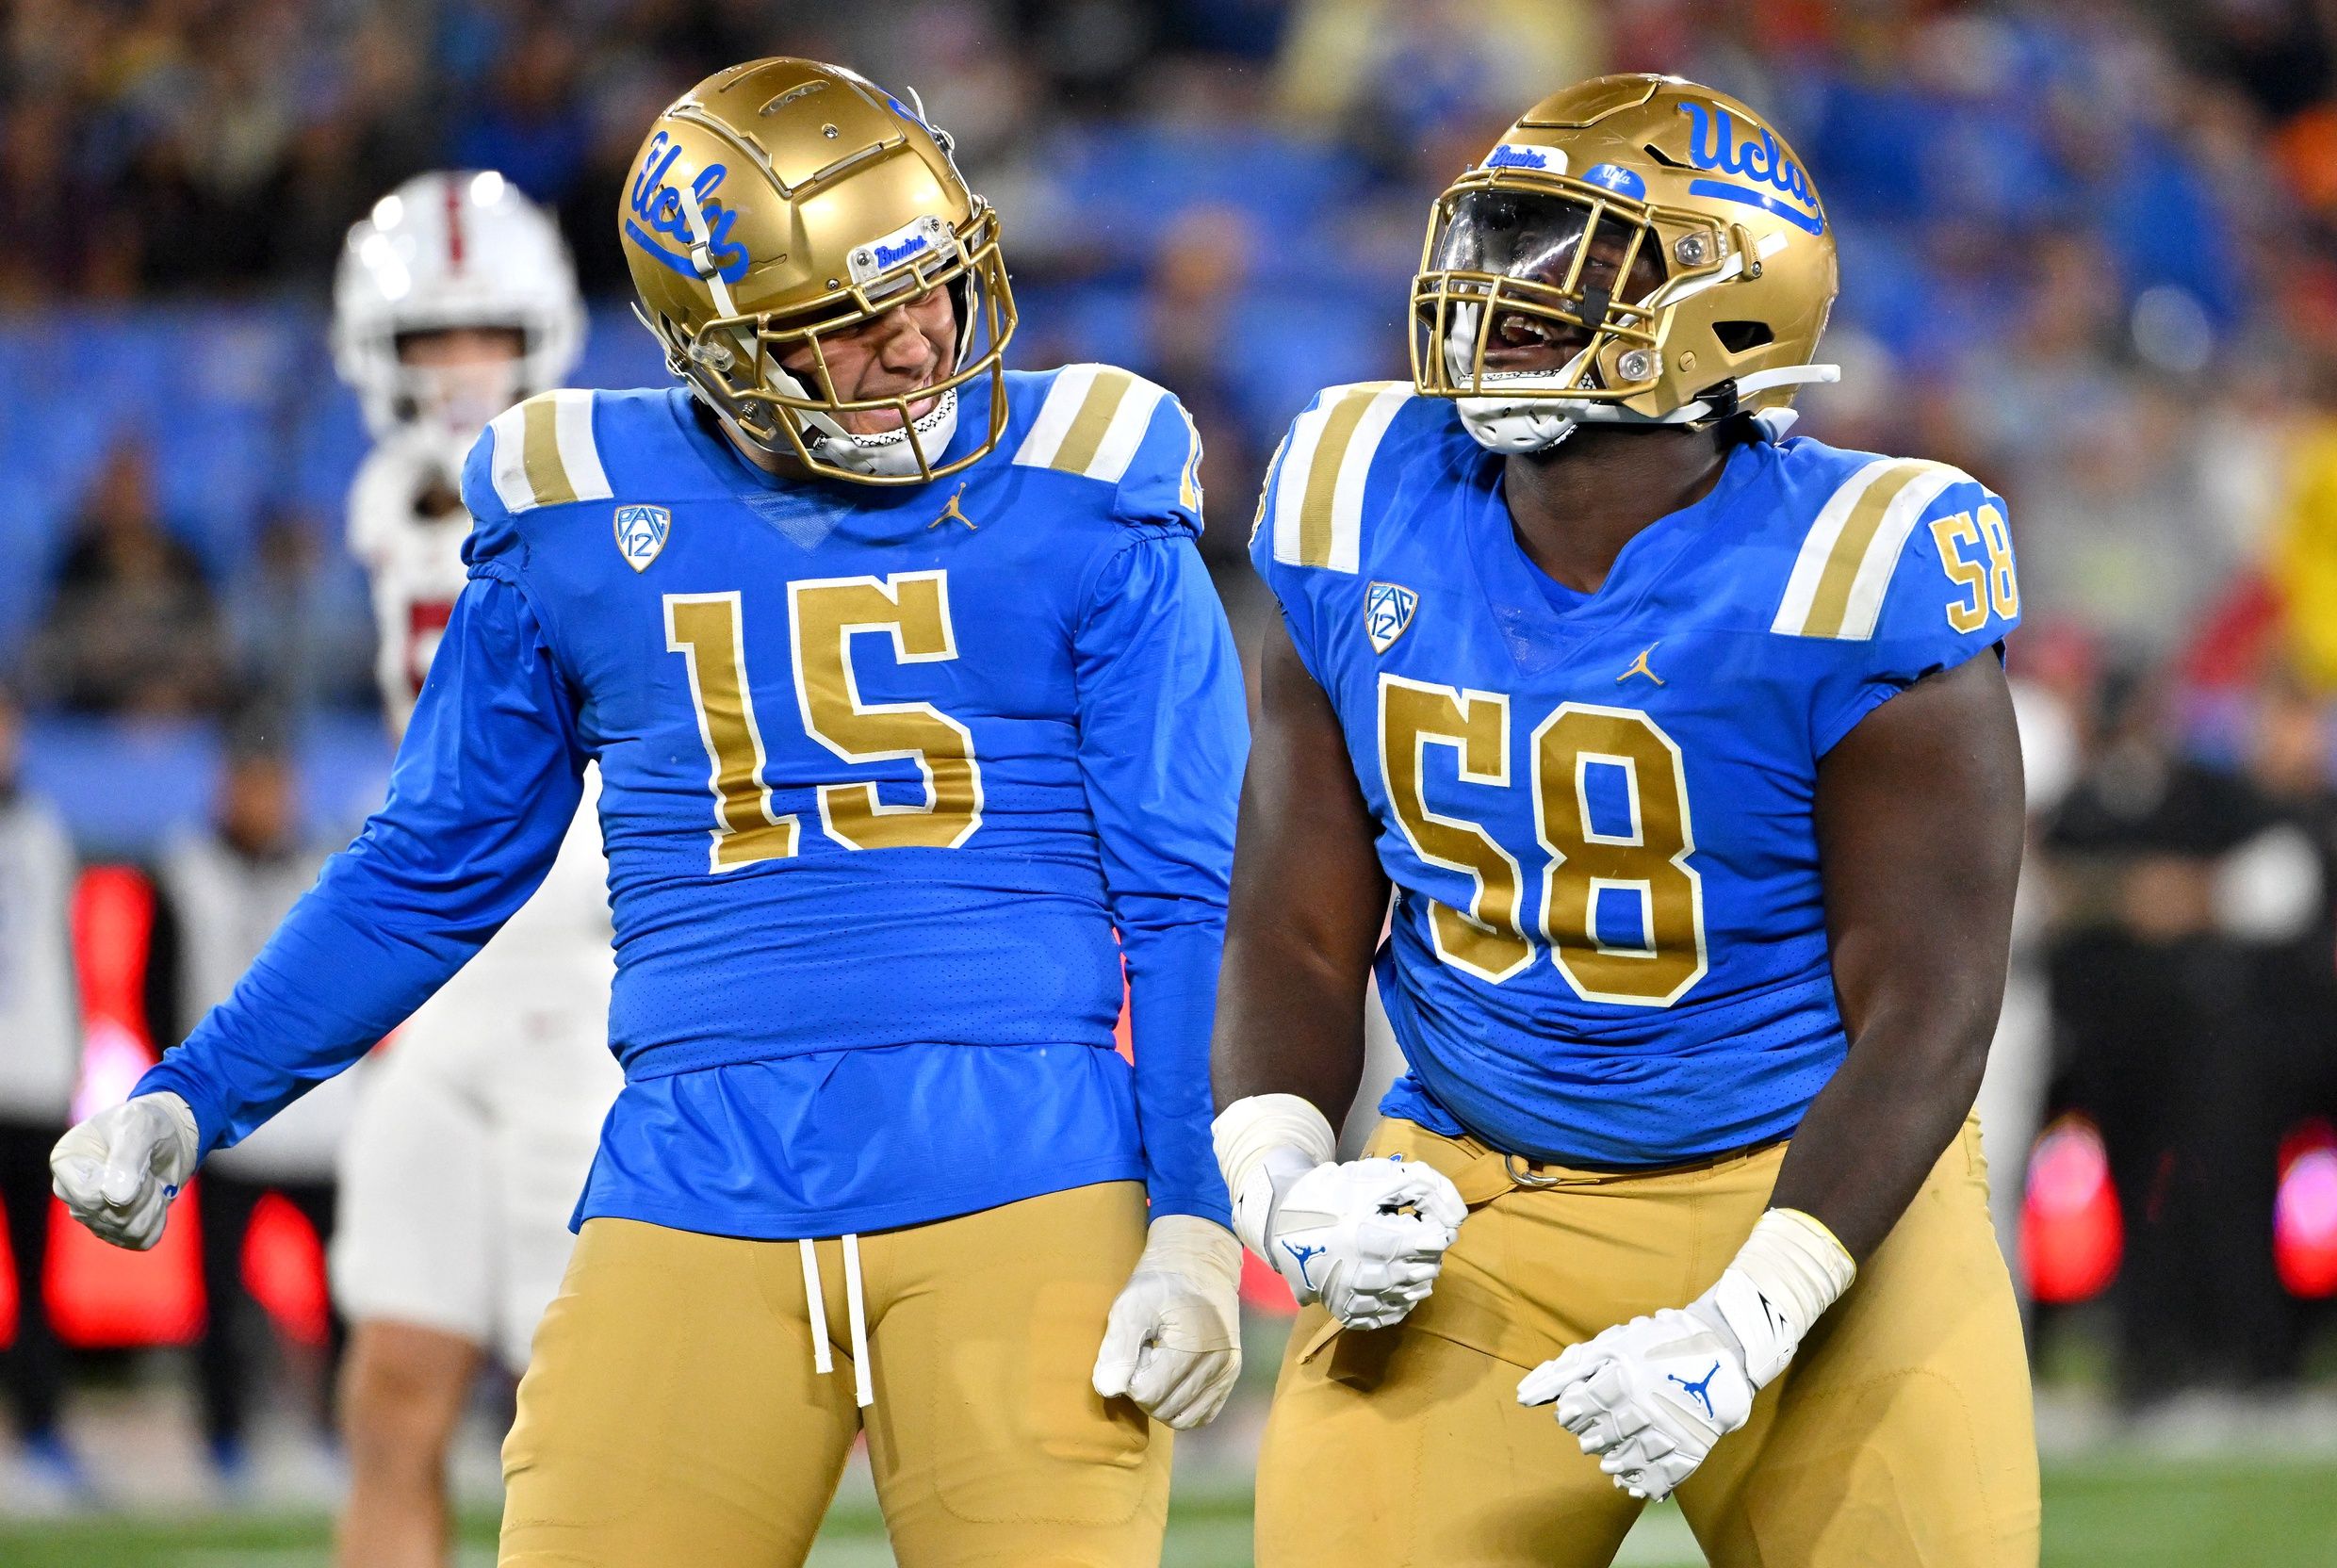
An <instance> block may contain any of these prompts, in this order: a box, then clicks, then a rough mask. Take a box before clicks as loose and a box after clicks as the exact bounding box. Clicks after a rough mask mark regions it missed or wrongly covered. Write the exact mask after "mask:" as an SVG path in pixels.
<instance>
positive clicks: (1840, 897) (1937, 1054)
mask: <svg viewBox="0 0 2337 1568" xmlns="http://www.w3.org/2000/svg"><path fill="white" fill-rule="evenodd" d="M1817 817H1818V856H1819V865H1820V868H1821V872H1822V877H1823V880H1824V886H1825V904H1826V937H1827V941H1828V944H1829V945H1830V946H1831V948H1832V950H1833V955H1834V990H1835V995H1836V996H1837V998H1838V999H1839V1002H1840V1004H1841V1009H1842V1022H1843V1025H1844V1027H1845V1028H1846V1029H1847V1030H1848V1031H1849V1034H1850V1042H1851V1043H1850V1054H1849V1056H1848V1057H1847V1058H1846V1059H1845V1060H1844V1061H1843V1063H1842V1066H1841V1069H1840V1070H1839V1071H1838V1072H1836V1073H1835V1075H1834V1078H1833V1080H1832V1081H1831V1082H1830V1083H1828V1084H1827V1085H1826V1086H1825V1088H1824V1089H1823V1090H1822V1092H1821V1093H1820V1094H1819V1096H1818V1098H1817V1100H1816V1101H1815V1102H1814V1103H1812V1104H1811V1105H1810V1107H1809V1114H1808V1115H1807V1116H1806V1117H1804V1118H1803V1119H1802V1124H1801V1127H1800V1129H1799V1130H1798V1131H1796V1132H1795V1134H1794V1135H1793V1142H1792V1146H1791V1147H1790V1148H1789V1149H1788V1150H1787V1151H1786V1157H1785V1164H1784V1166H1783V1168H1781V1169H1780V1170H1779V1171H1778V1173H1777V1185H1776V1189H1775V1191H1774V1192H1773V1193H1772V1194H1771V1197H1770V1201H1771V1203H1772V1204H1773V1205H1774V1206H1776V1207H1778V1208H1789V1209H1799V1210H1801V1211H1802V1212H1803V1213H1805V1214H1808V1215H1812V1216H1815V1217H1817V1218H1818V1219H1820V1220H1821V1221H1822V1222H1823V1223H1824V1225H1825V1226H1826V1228H1827V1229H1828V1230H1830V1231H1832V1232H1833V1233H1834V1234H1835V1236H1836V1237H1837V1238H1838V1239H1839V1241H1840V1242H1841V1244H1842V1245H1843V1246H1844V1247H1845V1248H1847V1249H1849V1251H1850V1255H1851V1256H1852V1257H1854V1258H1855V1259H1857V1260H1858V1261H1859V1262H1861V1263H1864V1262H1865V1261H1866V1259H1867V1257H1868V1256H1869V1255H1870V1254H1871V1252H1873V1250H1874V1249H1875V1248H1876V1247H1877V1246H1878V1245H1880V1244H1881V1242H1882V1239H1883V1237H1884V1236H1885V1235H1886V1234H1888V1233H1889V1231H1890V1228H1891V1226H1893V1225H1894V1224H1896V1223H1898V1219H1899V1217H1900V1215H1902V1214H1904V1212H1906V1207H1907V1205H1908V1204H1909V1203H1910V1202H1913V1201H1914V1200H1915V1193H1916V1189H1917V1188H1919V1187H1920V1186H1921V1185H1922V1184H1923V1178H1924V1177H1925V1176H1927V1175H1928V1174H1930V1171H1931V1168H1932V1166H1933V1164H1934V1162H1936V1161H1937V1159H1938V1158H1939V1155H1940V1152H1941V1151H1943V1150H1945V1149H1946V1148H1947V1147H1948V1144H1949V1142H1950V1141H1951V1140H1952V1139H1953V1137H1954V1136H1955V1134H1956V1130H1957V1129H1958V1128H1960V1127H1961V1126H1962V1125H1963V1124H1964V1119H1965V1117H1966V1116H1968V1115H1969V1113H1970V1111H1971V1106H1972V1100H1973V1098H1974V1097H1975V1096H1976V1095H1977V1094H1978V1093H1979V1092H1980V1075H1981V1072H1982V1070H1984V1069H1985V1068H1986V1066H1987V1061H1988V1041H1989V1040H1990V1038H1991V1037H1993V1036H1994V1035H1995V1033H1996V1017H1997V1011H1998V1009H1999V1008H2000V1007H2001V1006H2002V1003H2003V999H2004V974H2005V968H2006V964H2007V962H2008V957H2009V954H2010V951H2011V945H2012V919H2013V883H2014V880H2015V878H2016V877H2017V876H2018V874H2019V870H2020V846H2021V827H2022V822H2023V807H2022V800H2021V782H2020V737H2019V733H2018V730H2017V729H2016V728H2015V727H2014V723H2013V705H2012V693H2011V690H2010V688H2008V687H2007V686H2006V685H2005V682H2004V671H2003V668H2002V666H2001V665H2000V664H1999V663H1998V662H1997V661H1996V660H1995V659H1993V658H1990V657H1988V656H1987V655H1985V654H1983V655H1981V656H1980V657H1978V658H1975V659H1971V660H1968V661H1966V662H1964V663H1962V664H1959V665H1957V666H1956V667H1955V668H1954V669H1953V670H1950V671H1947V672H1946V673H1944V674H1941V675H1935V676H1932V677H1929V678H1925V679H1923V680H1920V681H1918V682H1917V683H1916V684H1915V685H1914V686H1912V687H1910V688H1909V689H1907V690H1906V691H1904V692H1902V693H1900V694H1898V695H1897V696H1895V697H1893V698H1891V699H1890V700H1889V701H1888V702H1886V703H1885V704H1883V705H1882V707H1880V708H1878V709H1876V710H1875V711H1873V712H1871V713H1870V714H1868V715H1867V716H1866V718H1865V719H1864V720H1862V721H1861V722H1860V723H1859V725H1858V727H1856V728H1855V729H1853V730H1852V731H1851V732H1850V734H1849V735H1847V736H1846V737H1844V738H1843V740H1842V742H1841V743H1840V744H1839V745H1837V746H1836V747H1835V748H1834V749H1833V750H1832V751H1830V752H1828V753H1826V755H1825V757H1824V758H1823V759H1822V760H1821V761H1820V762H1819V764H1818V805H1817Z"/></svg>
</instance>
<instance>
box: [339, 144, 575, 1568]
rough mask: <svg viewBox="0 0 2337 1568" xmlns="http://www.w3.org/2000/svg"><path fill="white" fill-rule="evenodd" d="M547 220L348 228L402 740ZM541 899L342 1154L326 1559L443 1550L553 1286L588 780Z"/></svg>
mask: <svg viewBox="0 0 2337 1568" xmlns="http://www.w3.org/2000/svg"><path fill="white" fill-rule="evenodd" d="M583 322H584V313H583V307H582V305H581V303H580V301H579V299H578V297H577V287H576V274H575V269H574V268H573V267H572V266H571V265H570V263H569V259H568V252H567V246H566V245H565V243H564V241H563V240H562V239H561V237H560V231H559V229H558V227H557V226H556V225H555V224H554V223H553V222H552V221H551V220H550V218H548V217H547V216H546V215H545V214H544V213H543V212H541V211H539V210H538V209H537V208H536V206H535V205H534V204H532V203H531V202H530V201H529V200H528V199H527V198H526V197H525V196H523V195H521V194H520V192H519V191H518V190H517V188H515V187H514V186H512V185H511V184H510V183H509V182H508V181H506V180H505V179H504V178H503V177H502V175H500V174H498V173H496V172H493V171H491V170H487V171H460V172H443V173H433V174H424V175H420V176H418V177H417V178H415V179H412V180H409V181H407V182H406V183H405V184H404V185H402V186H400V187H399V188H397V189H396V190H394V191H392V192H390V193H389V194H388V195H387V196H384V198H383V199H382V200H381V201H379V202H377V203H375V204H374V206H373V210H372V212H371V214H370V215H369V216H368V217H367V218H366V219H365V220H364V221H361V222H359V223H358V224H357V225H356V226H355V227H354V228H353V229H351V231H350V235H349V241H348V243H347V245H346V246H344V247H343V249H342V253H341V262H340V270H339V273H338V275H337V276H336V277H335V283H334V333H333V346H334V360H335V366H336V367H337V368H338V369H339V370H340V373H341V376H342V378H343V379H344V380H345V381H347V382H348V383H349V384H350V385H351V387H353V388H354V389H355V390H356V391H357V393H358V395H359V399H360V401H361V402H362V404H363V406H364V410H365V416H366V422H367V425H368V429H369V430H370V431H371V433H372V434H373V435H374V437H375V440H376V443H377V444H376V445H375V447H374V449H373V450H372V451H371V452H369V453H368V455H367V457H366V460H365V463H364V465H363V466H362V467H360V468H359V469H358V472H357V478H356V482H355V484H354V485H353V486H352V488H351V493H350V501H349V546H350V550H351V553H352V554H354V555H355V556H356V557H357V559H358V560H359V561H360V562H362V563H363V564H364V565H365V567H366V570H367V573H368V575H369V577H370V578H371V580H372V586H373V608H374V620H375V623H376V625H377V627H378V628H379V630H380V635H381V657H380V660H379V662H378V664H377V667H376V673H377V676H378V678H379V681H380V685H381V693H382V709H383V711H384V714H385V715H386V716H387V718H388V720H389V724H390V727H391V730H392V732H393V733H394V734H402V733H403V731H404V729H405V727H406V723H407V721H408V719H409V718H410V717H411V716H412V714H413V711H414V704H415V700H416V699H417V697H418V696H419V695H420V694H421V691H422V687H423V683H424V681H425V678H427V677H428V675H429V673H430V668H431V657H432V655H433V653H434V652H435V651H436V648H437V645H438V641H439V638H440V636H441V635H442V634H443V633H444V632H445V630H446V628H447V625H448V623H449V620H450V619H451V617H452V614H453V610H454V603H455V600H456V599H457V598H458V597H460V596H461V595H462V591H463V585H464V582H465V580H466V575H467V568H466V566H465V565H464V564H463V542H464V540H465V539H466V538H467V537H468V535H469V533H470V529H471V517H470V514H469V513H468V512H467V511H466V510H465V509H464V507H463V502H462V497H461V483H462V469H463V458H464V455H465V454H466V452H467V451H468V450H469V449H470V447H471V445H472V443H474V442H476V441H477V440H478V439H479V435H480V433H481V432H482V430H484V429H485V427H486V423H487V421H488V420H489V419H490V418H492V417H495V416H496V415H497V414H498V413H500V412H501V411H502V410H504V409H506V408H508V407H510V406H511V405H512V404H513V403H515V402H516V401H518V400H521V399H523V398H527V397H531V396H533V395H535V394H537V393H542V392H547V391H549V390H550V389H551V388H553V387H555V386H557V385H559V384H560V383H561V382H562V381H563V380H564V379H565V378H566V376H567V374H568V371H569V370H570V369H571V368H573V367H574V365H575V363H576V358H577V354H578V351H579V350H580V348H581V346H582V341H583ZM585 780H586V782H585V789H584V793H583V803H582V806H581V807H580V809H579V810H578V811H577V813H576V815H575V817H574V819H573V820H572V821H571V822H570V824H569V825H568V829H567V833H566V836H565V837H564V839H563V840H562V841H561V845H560V851H559V854H558V856H557V858H555V859H554V861H553V864H552V869H551V871H550V873H549V874H547V876H546V877H545V880H544V885H543V887H541V888H540V889H538V890H536V893H535V895H534V896H533V897H532V898H531V899H529V900H528V902H527V904H526V906H525V907H523V908H522V909H521V910H520V912H519V913H518V914H517V915H516V916H515V917H514V918H513V919H512V921H511V922H510V923H509V924H507V925H505V926H504V927H503V928H502V930H501V931H500V932H498V934H497V935H496V937H495V939H494V940H492V941H490V942H489V943H488V944H487V945H486V947H485V948H484V949H483V950H482V952H481V953H480V955H479V956H478V957H477V958H475V959H474V960H472V961H471V962H470V963H469V964H468V965H466V967H465V968H464V970H463V972H461V973H460V974H458V975H457V976H456V977H455V978H454V979H453V980H452V981H450V982H449V984H448V985H447V987H446V988H444V989H443V990H441V991H439V992H438V994H437V995H435V996H434V997H433V998H432V999H431V1000H430V1001H429V1002H428V1003H427V1004H425V1005H423V1006H422V1008H421V1009H420V1010H419V1011H418V1012H417V1013H416V1014H415V1016H414V1017H413V1018H412V1019H411V1020H409V1021H407V1022H406V1023H405V1024H404V1025H403V1026H402V1027H401V1028H400V1030H399V1032H398V1036H397V1038H396V1041H395V1044H394V1046H393V1047H392V1049H391V1050H390V1051H389V1052H388V1053H386V1056H385V1059H384V1061H383V1062H382V1064H381V1065H380V1067H379V1068H378V1069H377V1070H375V1071H374V1072H373V1074H372V1081H371V1082H370V1083H369V1084H368V1086H367V1088H366V1093H365V1097H364V1099H363V1101H362V1102H361V1105H360V1109H359V1110H358V1113H357V1116H356V1119H355V1122H354V1124H353V1125H352V1127H351V1131H350V1135H349V1138H348V1141H347V1143H346V1144H345V1146H344V1148H343V1151H342V1156H341V1173H340V1174H341V1223H340V1229H339V1231H338V1233H336V1234H335V1237H334V1242H333V1260H332V1262H333V1288H334V1295H335V1299H337V1301H338V1303H339V1305H340V1308H341V1312H342V1315H344V1316H345V1317H347V1318H348V1319H349V1320H350V1323H351V1335H350V1353H349V1355H348V1357H347V1359H346V1360H345V1361H344V1363H343V1368H342V1398H341V1424H342V1427H343V1429H344V1432H345V1434H346V1439H347V1444H348V1452H349V1458H350V1488H349V1503H348V1507H347V1510H346V1511H345V1512H344V1514H343V1517H342V1521H341V1531H340V1537H341V1539H340V1560H341V1562H342V1563H343V1564H344V1568H406V1565H417V1568H418V1565H422V1564H435V1563H438V1562H442V1561H444V1560H445V1558H446V1552H447V1544H448V1524H449V1518H448V1510H447V1496H446V1490H447V1486H446V1467H447V1453H448V1448H449V1445H450V1444H451V1442H452V1439H453V1436H454V1431H455V1429H456V1427H457V1425H458V1424H459V1423H460V1421H461V1418H462V1413H463V1410H464V1407H465V1404H466V1397H467V1395H468V1393H469V1389H470V1385H471V1382H472V1380H473V1379H474V1378H475V1377H476V1375H477V1373H478V1371H479V1369H480V1367H481V1366H482V1364H485V1363H486V1362H487V1361H489V1360H490V1359H492V1360H494V1361H496V1362H498V1363H500V1364H502V1365H503V1366H504V1367H506V1368H508V1369H509V1370H510V1371H511V1372H512V1373H513V1374H514V1375H516V1374H517V1373H519V1372H520V1371H522V1370H524V1369H525V1368H526V1366H527V1364H528V1339H529V1336H530V1335H531V1334H532V1333H533V1332H534V1331H535V1325H536V1321H537V1319H539V1318H540V1317H542V1316H543V1314H544V1308H545V1306H546V1305H547V1303H548V1302H549V1301H550V1300H551V1299H552V1296H553V1294H554V1293H555V1292H556V1291H557V1290H558V1289H559V1287H560V1276H561V1271H562V1270H563V1269H564V1267H565V1266H566V1265H567V1261H568V1250H569V1247H570V1245H571V1238H570V1236H569V1234H568V1214H569V1211H570V1209H571V1208H573V1206H574V1205H575V1202H576V1197H577V1194H578V1193H579V1192H580V1191H581V1190H582V1189H583V1185H584V1176H585V1172H586V1171H587V1170H588V1169H589V1168H590V1167H591V1164H592V1155H593V1147H594V1144H595V1143H596V1141H597V1138H598V1135H599V1131H600V1119H601V1118H602V1116H603V1115H604V1114H606V1113H607V1111H608V1108H609V1103H610V1102H611V1101H612V1100H613V1099H614V1098H615V1096H616V1092H617V1089H618V1087H619V1086H620V1084H621V1083H622V1075H621V1073H620V1072H619V1071H618V1070H617V1068H616V1064H615V1061H614V1058H613V1057H612V1056H611V1055H610V1054H609V1049H608V1018H609V979H610V974H611V972H612V969H613V965H612V963H611V959H610V953H609V936H610V925H609V898H608V893H607V891H606V889H605V885H604V882H605V876H606V867H605V865H604V863H603V861H602V858H601V853H600V835H599V827H598V823H597V818H596V817H595V815H594V813H593V811H592V809H591V807H592V802H593V799H594V795H595V783H596V780H595V776H594V774H593V772H592V771H591V770H589V769H588V770H587V771H586V775H585Z"/></svg>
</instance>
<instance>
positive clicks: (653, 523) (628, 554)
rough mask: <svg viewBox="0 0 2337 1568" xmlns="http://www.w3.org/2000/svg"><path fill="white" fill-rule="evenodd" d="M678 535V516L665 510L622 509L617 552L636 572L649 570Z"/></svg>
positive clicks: (647, 508)
mask: <svg viewBox="0 0 2337 1568" xmlns="http://www.w3.org/2000/svg"><path fill="white" fill-rule="evenodd" d="M673 531H674V515H673V514H672V513H671V512H668V511H666V510H665V508H663V507H662V506H620V507H618V508H617V509H616V548H617V553H618V554H619V555H622V556H623V557H624V558H625V564H627V565H629V566H630V567H631V568H632V569H633V570H634V571H637V572H644V571H647V570H648V569H649V563H650V562H652V561H655V560H656V559H657V558H658V556H659V554H660V553H661V552H662V551H663V550H664V548H665V541H666V539H667V538H668V537H669V536H671V534H672V533H673Z"/></svg>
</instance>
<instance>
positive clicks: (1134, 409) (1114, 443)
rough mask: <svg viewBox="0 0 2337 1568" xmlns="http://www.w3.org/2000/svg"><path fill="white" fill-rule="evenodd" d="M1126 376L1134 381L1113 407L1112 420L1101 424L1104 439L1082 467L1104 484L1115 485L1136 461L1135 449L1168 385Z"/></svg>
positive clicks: (1139, 444) (1090, 477)
mask: <svg viewBox="0 0 2337 1568" xmlns="http://www.w3.org/2000/svg"><path fill="white" fill-rule="evenodd" d="M1129 379H1130V380H1131V381H1132V382H1134V383H1135V384H1134V385H1132V386H1130V387H1129V388H1128V390H1127V392H1126V393H1125V394H1123V395H1122V396H1121V398H1120V400H1119V407H1118V408H1117V409H1115V410H1113V412H1112V419H1111V423H1110V424H1108V425H1106V426H1104V427H1103V440H1101V441H1099V442H1097V443H1096V452H1095V457H1094V458H1093V459H1092V460H1091V461H1090V462H1089V463H1088V465H1087V468H1086V470H1085V472H1086V473H1087V477H1088V478H1089V479H1100V480H1103V482H1105V483H1107V484H1118V483H1119V482H1120V481H1121V480H1122V479H1123V478H1125V477H1126V476H1127V473H1128V465H1129V464H1131V463H1133V462H1135V461H1136V449H1137V448H1138V447H1140V446H1142V445H1143V444H1144V433H1145V432H1146V431H1148V430H1150V429H1152V410H1154V409H1156V408H1158V407H1159V406H1160V400H1162V399H1163V398H1166V397H1167V396H1168V395H1169V389H1168V388H1167V387H1165V386H1156V385H1154V384H1152V383H1151V382H1149V381H1146V380H1145V379H1144V378H1143V377H1141V376H1132V377H1130V378H1129Z"/></svg>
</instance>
